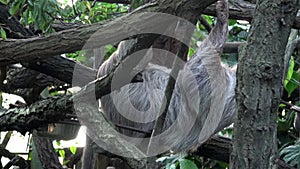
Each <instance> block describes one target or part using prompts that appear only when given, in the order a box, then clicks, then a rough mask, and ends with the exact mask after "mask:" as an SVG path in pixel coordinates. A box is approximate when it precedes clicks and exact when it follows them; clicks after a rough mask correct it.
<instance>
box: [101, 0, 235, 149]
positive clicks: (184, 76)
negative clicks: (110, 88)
mask: <svg viewBox="0 0 300 169" xmlns="http://www.w3.org/2000/svg"><path fill="white" fill-rule="evenodd" d="M217 11H218V15H217V16H218V22H217V24H216V26H215V27H214V29H213V30H212V32H211V33H210V35H209V36H208V38H207V39H206V40H205V41H204V42H203V43H202V44H201V46H200V47H199V49H198V50H197V51H196V53H195V55H194V56H193V57H192V58H191V59H190V60H189V61H188V62H187V63H186V65H185V66H184V69H183V70H181V71H180V73H179V76H178V78H177V80H176V85H175V89H174V92H173V96H172V98H171V102H170V107H169V110H168V114H167V118H166V121H165V125H164V129H166V130H167V133H169V134H170V135H168V137H163V138H162V140H161V142H160V144H163V145H171V148H172V149H173V150H175V151H177V152H179V151H186V150H191V149H194V148H196V147H197V146H198V145H200V144H202V143H203V142H205V141H206V140H207V139H209V138H210V137H211V136H212V135H214V134H215V133H217V132H218V131H220V130H222V129H223V128H224V127H226V126H228V125H230V124H231V123H232V122H233V117H234V114H235V110H236V108H235V93H234V92H235V91H234V88H235V81H236V77H235V73H234V72H232V71H231V70H229V69H227V68H226V67H223V66H222V65H221V62H220V54H221V52H222V47H223V45H224V43H225V40H226V37H227V34H228V30H227V29H228V28H227V27H228V21H227V18H228V7H227V0H219V1H218V5H217ZM120 46H122V44H120ZM119 48H122V47H119ZM120 60H121V58H118V54H117V53H115V54H113V55H112V56H111V57H110V59H109V60H107V61H106V62H105V63H104V64H103V65H102V66H101V67H100V69H99V72H98V75H99V76H101V75H104V74H106V73H107V72H109V70H111V67H112V66H113V64H116V63H118V62H119V61H120ZM141 73H142V77H143V82H141V83H132V84H128V85H127V86H124V87H123V88H122V89H121V90H120V91H114V92H112V94H110V95H107V96H104V97H102V98H101V106H102V110H103V111H104V113H105V114H106V116H107V118H108V119H109V120H111V121H112V122H114V123H118V124H123V125H127V126H132V127H135V128H140V129H142V130H147V131H149V132H151V130H152V129H153V127H154V123H155V122H154V121H153V120H149V119H156V118H157V116H158V114H157V112H159V111H160V108H161V104H162V100H163V93H164V90H165V88H166V85H167V81H168V77H169V75H168V73H169V70H167V69H166V68H163V67H160V66H157V65H152V64H149V65H148V66H146V67H145V69H144V70H143V71H142V72H141ZM155 91H160V92H155ZM128 98H129V101H128ZM120 113H121V114H120ZM126 117H127V118H128V119H132V117H134V119H135V120H136V122H133V121H130V120H128V119H127V118H126ZM179 117H180V118H179ZM147 120H149V121H147ZM193 120H194V121H193ZM145 122H146V123H145ZM189 124H193V125H192V126H190V128H189V130H188V131H185V132H184V131H183V133H184V134H183V135H182V137H181V136H178V135H176V134H172V132H177V131H178V132H179V133H180V130H182V129H186V125H189ZM172 127H174V128H172ZM120 132H121V133H123V134H125V135H128V136H132V137H145V134H142V133H138V132H133V131H130V130H125V129H120Z"/></svg>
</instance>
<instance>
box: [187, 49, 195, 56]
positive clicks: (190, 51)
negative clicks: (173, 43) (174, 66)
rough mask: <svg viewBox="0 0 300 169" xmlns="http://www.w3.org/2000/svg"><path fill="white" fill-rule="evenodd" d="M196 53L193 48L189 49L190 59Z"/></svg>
mask: <svg viewBox="0 0 300 169" xmlns="http://www.w3.org/2000/svg"><path fill="white" fill-rule="evenodd" d="M194 53H195V50H194V49H193V48H189V52H188V57H191V56H192V55H193V54H194Z"/></svg>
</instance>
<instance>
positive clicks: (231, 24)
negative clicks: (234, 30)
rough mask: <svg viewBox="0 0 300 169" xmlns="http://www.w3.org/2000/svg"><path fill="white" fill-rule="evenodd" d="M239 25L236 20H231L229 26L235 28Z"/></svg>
mask: <svg viewBox="0 0 300 169" xmlns="http://www.w3.org/2000/svg"><path fill="white" fill-rule="evenodd" d="M236 23H237V21H236V20H234V19H229V26H234V25H235V24H236Z"/></svg>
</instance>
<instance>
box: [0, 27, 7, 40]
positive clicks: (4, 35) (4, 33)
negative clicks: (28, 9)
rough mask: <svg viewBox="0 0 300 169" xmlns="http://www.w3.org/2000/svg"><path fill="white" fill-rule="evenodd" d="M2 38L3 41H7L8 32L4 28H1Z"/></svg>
mask: <svg viewBox="0 0 300 169" xmlns="http://www.w3.org/2000/svg"><path fill="white" fill-rule="evenodd" d="M0 36H1V38H2V39H3V40H6V32H5V30H4V29H3V28H2V27H1V28H0Z"/></svg>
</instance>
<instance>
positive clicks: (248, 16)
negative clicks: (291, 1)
mask: <svg viewBox="0 0 300 169" xmlns="http://www.w3.org/2000/svg"><path fill="white" fill-rule="evenodd" d="M254 10H255V4H253V3H250V2H247V1H245V0H231V1H230V4H229V19H238V20H246V21H249V22H251V21H252V19H253V17H254ZM203 14H206V15H211V16H216V8H215V6H214V5H211V6H209V7H208V8H206V9H205V10H204V11H203ZM293 28H295V29H299V28H300V17H299V16H297V17H296V18H295V20H294V22H293Z"/></svg>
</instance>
